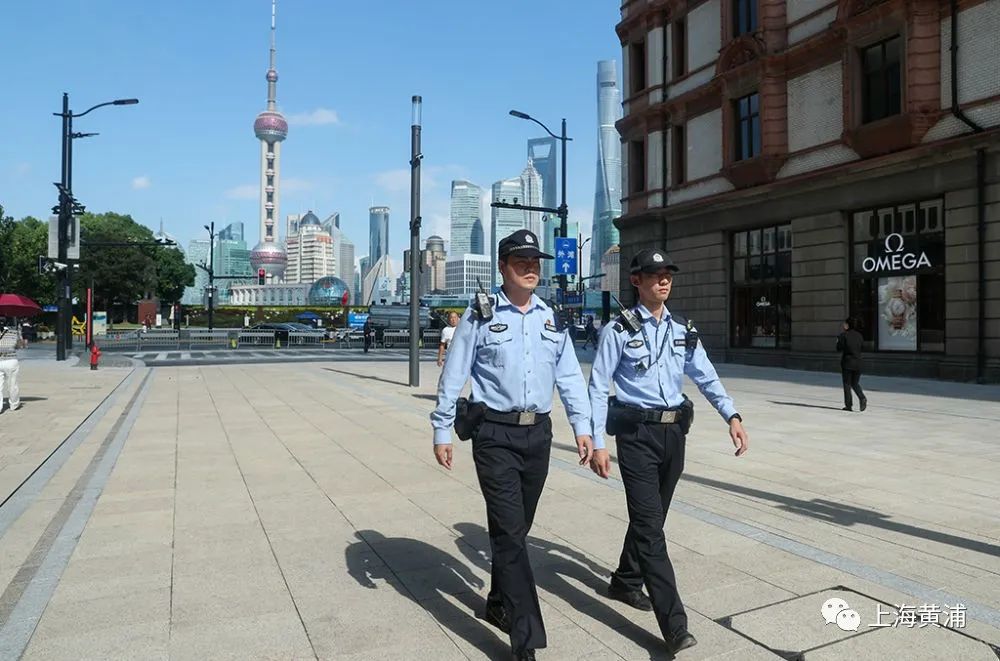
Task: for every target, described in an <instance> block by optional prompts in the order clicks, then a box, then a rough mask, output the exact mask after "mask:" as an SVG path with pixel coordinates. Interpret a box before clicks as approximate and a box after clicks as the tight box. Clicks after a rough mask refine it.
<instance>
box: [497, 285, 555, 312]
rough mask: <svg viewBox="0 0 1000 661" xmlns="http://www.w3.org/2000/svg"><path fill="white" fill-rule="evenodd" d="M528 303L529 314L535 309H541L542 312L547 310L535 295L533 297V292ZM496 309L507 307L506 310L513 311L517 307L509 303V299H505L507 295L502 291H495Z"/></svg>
mask: <svg viewBox="0 0 1000 661" xmlns="http://www.w3.org/2000/svg"><path fill="white" fill-rule="evenodd" d="M530 303H531V305H530V307H529V308H528V310H527V312H531V311H532V310H534V309H535V308H542V309H543V310H544V309H547V306H546V305H545V302H544V301H543V300H542V299H540V298H539V297H538V296H537V295H535V293H534V292H532V294H531V299H530ZM497 307H498V308H501V307H508V308H513V309H515V310H516V309H517V306H516V305H514V304H513V303H511V302H510V299H508V298H507V294H506V293H504V290H503V289H498V290H497Z"/></svg>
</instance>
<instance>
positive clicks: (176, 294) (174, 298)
mask: <svg viewBox="0 0 1000 661" xmlns="http://www.w3.org/2000/svg"><path fill="white" fill-rule="evenodd" d="M194 276H195V272H194V266H192V265H190V264H188V263H187V262H185V261H184V253H182V252H181V251H180V250H178V249H177V248H169V247H168V248H157V249H156V295H157V296H158V297H159V299H160V300H161V301H163V302H164V303H176V302H178V301H180V300H181V296H183V295H184V288H185V287H190V286H192V285H193V284H194Z"/></svg>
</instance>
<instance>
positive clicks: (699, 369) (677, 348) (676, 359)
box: [590, 305, 736, 449]
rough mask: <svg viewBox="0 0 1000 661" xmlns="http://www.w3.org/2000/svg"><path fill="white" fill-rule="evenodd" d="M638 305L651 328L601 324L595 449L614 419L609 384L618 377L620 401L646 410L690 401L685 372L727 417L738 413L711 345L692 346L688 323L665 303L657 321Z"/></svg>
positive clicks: (593, 381)
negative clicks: (689, 345) (712, 356)
mask: <svg viewBox="0 0 1000 661" xmlns="http://www.w3.org/2000/svg"><path fill="white" fill-rule="evenodd" d="M633 310H634V311H635V312H636V313H637V314H638V315H639V318H640V319H642V327H643V328H644V329H645V331H646V333H645V336H643V333H642V332H639V333H634V334H633V333H631V332H630V331H629V329H628V328H625V329H624V330H622V331H619V330H618V325H617V324H616V323H614V322H612V323H610V324H605V325H604V328H602V329H601V340H600V343H599V344H598V347H597V357H596V358H595V359H594V367H593V370H592V371H591V373H590V405H591V407H592V409H593V414H594V430H593V431H594V433H593V436H594V448H595V449H600V448H603V447H604V426H605V424H606V422H607V419H608V389H609V388H610V385H611V381H612V380H613V381H614V384H615V391H616V393H615V394H616V396H617V397H618V401H620V402H621V403H623V404H628V405H629V406H637V407H639V408H644V409H663V408H675V407H677V406H680V405H681V403H683V401H684V397H683V395H682V392H683V387H684V375H685V374H687V375H688V376H689V377H690V378H691V380H692V381H694V383H695V385H696V386H698V389H699V390H700V391H701V394H703V395H704V396H705V398H706V399H708V401H709V403H711V404H712V406H714V407H715V410H716V411H718V412H719V414H720V415H721V416H722V417H723V419H725V420H729V418H731V417H732V416H733V414H734V413H736V408H735V407H734V406H733V400H732V398H730V397H729V395H728V394H726V389H725V388H723V387H722V382H721V381H720V380H719V375H718V374H717V373H716V371H715V367H714V366H713V365H712V361H710V360H709V359H708V355H707V354H706V353H705V348H704V347H703V346H702V345H701V341H700V340H699V341H698V346H697V347H696V348H694V349H688V348H687V346H686V338H687V328H686V327H685V325H684V324H682V323H680V322H678V321H677V320H675V319H674V318H673V317H671V315H670V311H669V310H667V309H666V308H664V310H663V319H662V320H660V321H657V320H656V317H654V316H653V315H652V314H651V313H650V312H649V310H647V309H646V307H645V306H643V305H639V306H638V307H636V308H633Z"/></svg>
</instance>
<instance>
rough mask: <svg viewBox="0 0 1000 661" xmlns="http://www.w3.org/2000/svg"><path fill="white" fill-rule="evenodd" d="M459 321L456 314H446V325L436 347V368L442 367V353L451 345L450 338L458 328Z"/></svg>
mask: <svg viewBox="0 0 1000 661" xmlns="http://www.w3.org/2000/svg"><path fill="white" fill-rule="evenodd" d="M459 319H460V317H459V316H458V313H457V312H449V313H448V325H447V326H445V327H444V328H442V329H441V344H439V345H438V367H441V366H442V365H444V353H445V351H447V350H448V345H449V344H451V338H453V337H455V327H456V326H458V322H459Z"/></svg>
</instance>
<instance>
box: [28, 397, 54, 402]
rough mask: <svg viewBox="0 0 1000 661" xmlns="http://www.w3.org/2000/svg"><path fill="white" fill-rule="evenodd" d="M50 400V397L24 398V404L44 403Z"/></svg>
mask: <svg viewBox="0 0 1000 661" xmlns="http://www.w3.org/2000/svg"><path fill="white" fill-rule="evenodd" d="M46 400H48V397H22V398H21V401H22V402H44V401H46Z"/></svg>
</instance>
